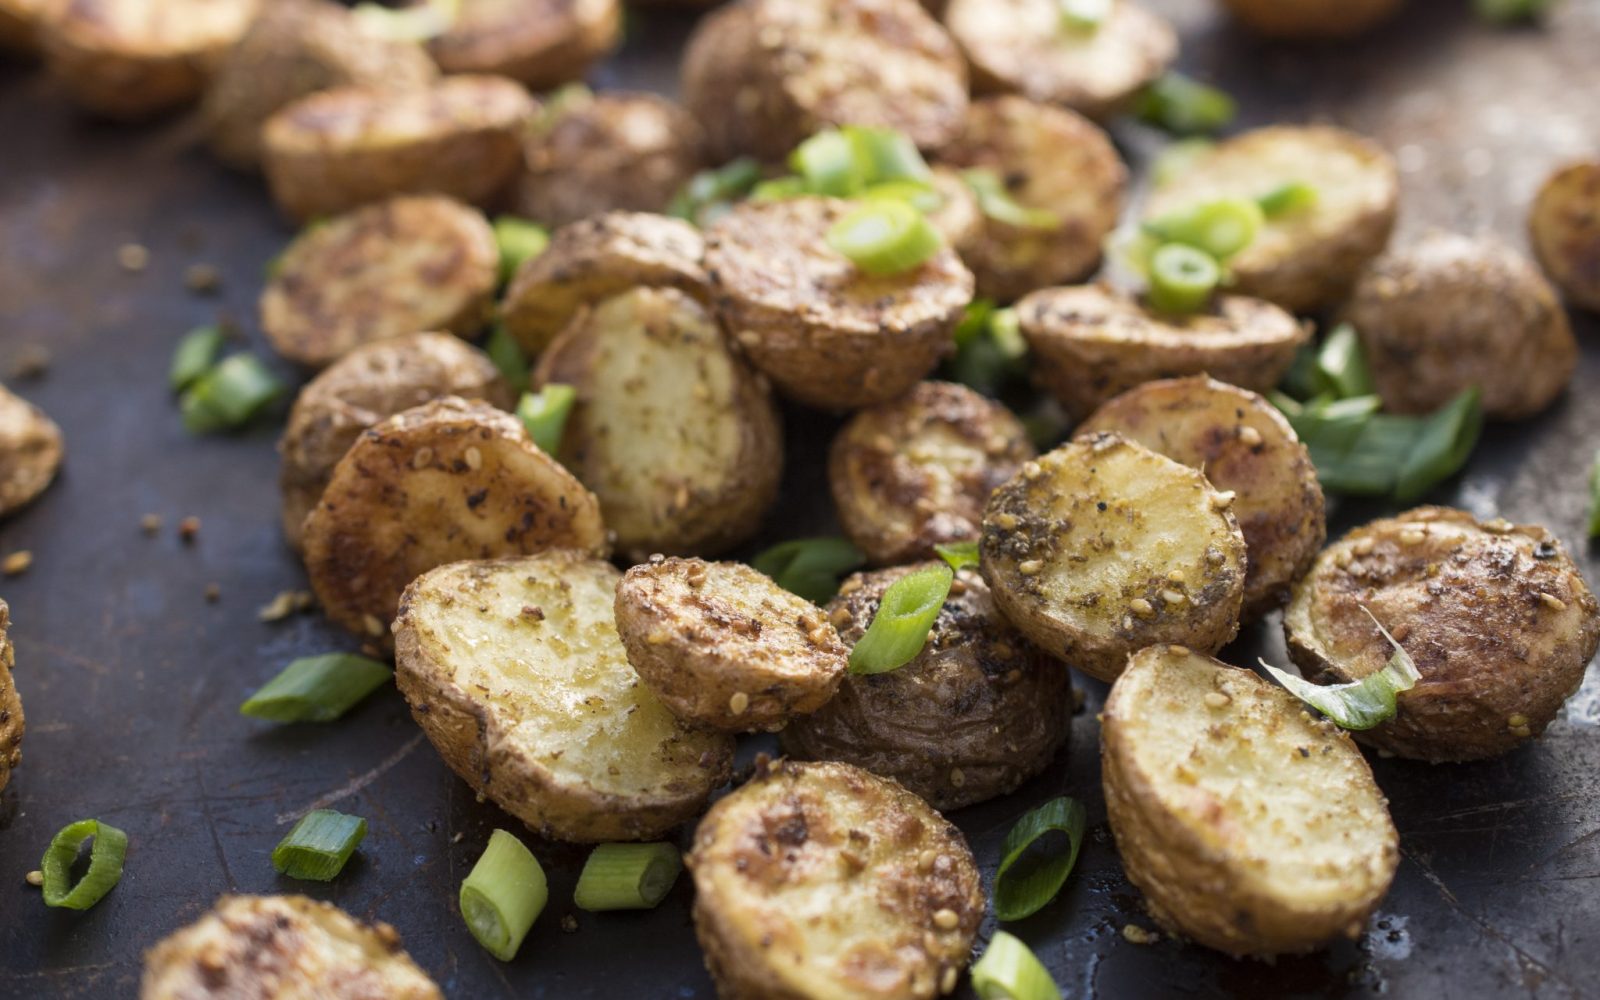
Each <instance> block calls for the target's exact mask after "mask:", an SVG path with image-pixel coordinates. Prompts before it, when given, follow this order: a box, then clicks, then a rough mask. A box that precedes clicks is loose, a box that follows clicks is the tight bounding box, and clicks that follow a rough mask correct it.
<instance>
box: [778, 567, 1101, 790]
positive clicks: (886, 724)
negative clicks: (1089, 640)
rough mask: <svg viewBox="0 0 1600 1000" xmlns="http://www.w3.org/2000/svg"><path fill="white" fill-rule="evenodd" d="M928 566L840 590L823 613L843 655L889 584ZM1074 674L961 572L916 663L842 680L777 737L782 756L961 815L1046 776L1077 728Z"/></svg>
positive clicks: (973, 575) (859, 578) (863, 577)
mask: <svg viewBox="0 0 1600 1000" xmlns="http://www.w3.org/2000/svg"><path fill="white" fill-rule="evenodd" d="M931 565H936V564H934V563H924V564H921V565H914V566H900V567H896V568H893V569H882V570H874V571H873V572H870V573H857V574H855V575H853V576H851V577H850V578H849V579H847V580H845V582H844V585H843V586H841V587H840V588H839V596H838V597H835V598H834V599H833V600H832V601H830V602H828V608H827V611H828V615H829V618H830V620H832V621H834V622H837V623H840V624H839V628H840V629H841V631H840V637H841V638H843V640H844V641H845V643H846V645H850V646H854V645H855V644H856V643H857V642H860V641H861V637H862V635H864V634H865V633H866V630H867V626H868V625H869V624H870V623H871V621H872V618H873V616H874V615H875V614H877V610H878V604H879V602H880V601H881V600H882V599H883V593H884V591H886V590H888V589H889V586H890V585H891V584H893V583H894V582H895V581H896V580H898V579H900V578H901V577H902V576H905V575H906V574H907V573H912V572H916V571H917V570H919V569H925V568H927V567H928V566H931ZM1069 676H1070V675H1069V674H1068V672H1067V668H1066V667H1065V665H1063V664H1061V663H1059V662H1057V661H1055V660H1053V659H1051V658H1050V657H1048V656H1046V655H1045V654H1044V653H1042V652H1040V651H1039V650H1038V649H1037V648H1035V647H1034V646H1033V645H1032V644H1031V643H1029V642H1028V640H1027V638H1025V637H1024V636H1023V635H1022V633H1021V632H1019V631H1017V630H1016V629H1015V628H1014V627H1012V626H1011V624H1010V623H1009V622H1007V621H1006V620H1005V618H1004V617H1002V616H1001V614H1000V612H999V610H998V609H997V608H996V607H995V605H994V599H993V597H992V596H991V595H990V593H989V585H988V584H987V583H985V582H984V581H983V577H981V576H979V575H978V573H977V572H976V571H975V570H970V569H968V570H962V571H961V572H960V573H958V574H957V576H956V579H955V581H954V583H953V584H952V585H951V588H950V596H949V597H948V598H947V599H946V600H945V603H944V607H943V608H942V609H940V611H939V617H938V618H936V619H934V623H933V628H932V629H930V630H929V633H928V644H927V645H926V646H924V647H923V649H922V652H921V653H919V654H917V657H916V659H914V660H912V661H911V662H910V663H908V664H906V665H905V666H903V667H900V668H899V669H898V670H891V671H889V672H888V673H886V674H873V675H851V676H848V677H846V678H845V680H844V683H843V684H842V685H841V686H840V688H839V692H838V694H836V695H834V696H833V699H832V700H831V701H829V702H828V703H827V704H826V705H824V706H823V707H822V708H821V709H820V710H819V711H816V712H813V713H812V714H810V715H807V716H804V717H802V718H799V719H794V720H793V721H791V722H790V723H789V725H788V726H786V727H785V728H784V730H783V733H782V736H781V739H782V741H783V750H784V752H785V753H787V754H791V755H793V756H795V757H799V758H801V759H803V760H837V761H843V762H845V763H848V764H854V765H855V766H857V767H860V768H863V769H865V770H868V771H871V772H872V773H873V774H879V775H883V776H884V777H887V778H893V779H894V780H896V781H898V782H900V784H902V785H904V786H905V787H906V788H908V789H910V790H911V791H913V792H915V793H916V794H918V795H920V796H922V797H923V798H925V799H927V800H928V802H929V804H930V805H932V806H933V807H934V808H935V809H939V810H943V811H948V810H951V809H960V808H961V807H962V806H969V805H972V804H974V803H977V802H983V801H985V800H987V799H992V798H995V797H997V796H1001V795H1006V794H1009V793H1011V792H1013V791H1015V790H1016V789H1017V788H1018V786H1020V785H1021V784H1022V783H1023V782H1024V781H1027V780H1028V779H1029V778H1031V777H1033V776H1034V775H1036V774H1039V773H1040V772H1041V771H1043V770H1044V769H1045V768H1046V767H1048V766H1049V764H1050V762H1051V761H1052V760H1053V759H1054V758H1055V755H1056V752H1057V751H1059V750H1060V749H1061V747H1062V746H1064V745H1065V744H1066V741H1067V735H1068V727H1069V726H1070V725H1071V722H1072V683H1071V680H1070V679H1069Z"/></svg>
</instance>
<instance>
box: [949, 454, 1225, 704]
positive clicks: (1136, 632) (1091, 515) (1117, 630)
mask: <svg viewBox="0 0 1600 1000" xmlns="http://www.w3.org/2000/svg"><path fill="white" fill-rule="evenodd" d="M1233 501H1234V496H1233V494H1231V493H1220V492H1218V491H1217V490H1216V488H1215V487H1213V486H1212V485H1211V484H1210V483H1209V482H1207V481H1206V478H1205V477H1204V476H1203V475H1201V474H1200V473H1199V471H1197V470H1195V469H1191V468H1189V467H1188V466H1186V465H1180V464H1179V463H1177V462H1174V461H1173V460H1171V459H1169V458H1165V457H1163V456H1161V455H1157V454H1156V453H1155V452H1152V451H1150V450H1148V449H1147V448H1145V447H1144V446H1142V445H1138V444H1134V443H1132V442H1130V441H1125V440H1123V439H1122V438H1120V437H1118V436H1116V435H1115V434H1094V435H1089V436H1085V437H1083V438H1080V439H1078V440H1076V441H1072V442H1070V443H1068V444H1064V445H1062V446H1061V447H1059V448H1057V449H1056V450H1055V451H1052V452H1050V453H1048V454H1046V455H1043V456H1041V457H1040V458H1039V460H1038V461H1037V462H1030V463H1028V464H1027V465H1024V466H1023V467H1022V471H1021V473H1019V474H1018V475H1017V476H1016V477H1015V478H1013V479H1012V480H1011V481H1010V482H1008V483H1006V484H1005V485H1004V486H1002V487H1000V488H999V489H998V490H996V491H995V494H994V496H993V498H991V499H990V501H989V506H988V509H987V510H985V511H984V516H983V540H982V542H981V543H980V546H979V554H980V557H981V560H982V562H981V566H982V570H983V577H984V579H985V580H987V581H988V583H989V586H990V587H991V588H992V589H993V591H994V598H995V603H996V604H998V605H999V607H1000V610H1001V611H1002V612H1003V613H1004V614H1005V616H1006V617H1007V618H1009V619H1010V620H1011V622H1012V623H1013V624H1015V625H1016V626H1017V627H1018V628H1020V629H1021V630H1022V631H1023V632H1024V633H1025V634H1027V636H1028V637H1029V638H1031V639H1032V640H1033V641H1034V642H1036V643H1038V644H1039V645H1040V646H1041V647H1043V648H1044V649H1045V650H1046V651H1048V652H1050V653H1053V654H1055V655H1057V656H1060V657H1061V658H1063V659H1065V660H1066V661H1067V662H1068V663H1069V664H1071V665H1072V666H1074V667H1077V668H1078V669H1080V670H1082V671H1084V672H1085V673H1088V674H1090V675H1092V676H1094V677H1098V678H1100V679H1101V680H1112V679H1113V678H1115V677H1116V676H1117V674H1119V673H1121V672H1122V668H1123V665H1124V663H1126V661H1127V658H1128V655H1129V654H1130V653H1132V652H1134V651H1135V650H1138V649H1141V648H1143V647H1145V646H1148V645H1150V644H1152V643H1157V642H1179V643H1183V644H1185V645H1188V646H1193V647H1194V648H1196V649H1200V650H1204V651H1206V652H1214V651H1216V650H1217V649H1220V648H1221V647H1222V646H1223V645H1224V644H1225V643H1227V642H1228V641H1229V640H1230V639H1232V638H1233V637H1234V635H1235V634H1236V633H1237V632H1238V630H1239V608H1240V602H1241V600H1242V598H1243V596H1244V573H1245V544H1244V536H1243V535H1241V534H1240V532H1239V524H1238V522H1237V521H1236V520H1235V519H1234V516H1233V512H1232V510H1231V509H1230V508H1231V507H1232V505H1233Z"/></svg>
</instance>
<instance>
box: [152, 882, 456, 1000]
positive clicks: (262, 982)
mask: <svg viewBox="0 0 1600 1000" xmlns="http://www.w3.org/2000/svg"><path fill="white" fill-rule="evenodd" d="M198 997H237V998H240V1000H244V998H247V997H249V998H266V997H272V998H276V1000H293V998H300V997H317V998H319V1000H370V998H373V997H384V998H386V1000H443V998H444V994H443V993H441V992H440V991H439V987H438V986H436V985H435V984H434V982H433V980H431V979H429V978H428V975H427V973H425V972H423V971H422V970H421V969H420V968H418V967H417V963H415V962H413V961H412V960H411V956H410V955H408V954H406V952H405V949H404V948H402V947H401V946H400V935H398V934H396V933H395V930H394V928H393V927H390V926H389V925H388V924H384V923H379V924H371V925H369V924H364V923H361V922H360V921H358V920H356V919H355V918H354V917H351V916H350V915H349V914H348V913H345V912H344V911H343V910H341V909H339V908H338V907H337V906H334V905H333V904H332V903H322V902H318V901H317V900H314V899H308V898H306V897H305V896H223V897H222V898H221V899H219V900H217V905H216V907H215V908H214V909H212V910H211V911H210V912H209V913H207V914H206V915H205V916H203V917H201V918H200V919H199V920H197V921H195V922H194V923H192V924H190V925H189V926H187V927H184V928H183V929H181V930H178V931H176V932H174V933H173V934H170V935H168V936H167V937H166V938H164V939H162V941H161V942H160V943H159V944H157V945H156V946H155V947H154V948H151V949H150V950H149V951H148V952H146V953H145V956H144V978H143V980H142V982H141V983H140V985H139V1000H196V998H198Z"/></svg>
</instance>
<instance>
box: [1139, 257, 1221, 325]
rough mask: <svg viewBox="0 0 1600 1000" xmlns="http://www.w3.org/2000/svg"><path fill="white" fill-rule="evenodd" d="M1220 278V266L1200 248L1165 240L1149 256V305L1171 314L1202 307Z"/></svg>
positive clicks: (1180, 313) (1183, 313) (1179, 313)
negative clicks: (1163, 243)
mask: <svg viewBox="0 0 1600 1000" xmlns="http://www.w3.org/2000/svg"><path fill="white" fill-rule="evenodd" d="M1221 281H1222V268H1220V267H1218V266H1217V262H1216V261H1215V260H1213V259H1212V258H1211V257H1210V256H1209V255H1207V254H1206V253H1205V251H1203V250H1197V249H1195V248H1194V247H1191V246H1185V245H1183V244H1182V243H1168V244H1167V245H1166V246H1163V247H1161V248H1160V249H1159V250H1157V251H1156V252H1155V253H1154V254H1151V256H1150V291H1149V295H1148V298H1149V300H1150V305H1151V306H1152V307H1154V308H1155V309H1156V310H1158V311H1160V312H1164V313H1170V314H1172V315H1179V316H1183V315H1189V314H1190V313H1196V312H1199V311H1200V310H1201V309H1204V308H1205V307H1206V305H1207V303H1209V302H1210V301H1211V296H1212V294H1213V293H1214V292H1215V291H1216V290H1217V285H1218V284H1219V283H1220V282H1221Z"/></svg>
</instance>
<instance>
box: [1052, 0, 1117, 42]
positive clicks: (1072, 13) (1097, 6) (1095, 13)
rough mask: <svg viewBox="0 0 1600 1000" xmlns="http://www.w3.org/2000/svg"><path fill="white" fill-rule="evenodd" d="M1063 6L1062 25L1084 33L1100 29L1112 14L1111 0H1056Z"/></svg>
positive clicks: (1070, 29)
mask: <svg viewBox="0 0 1600 1000" xmlns="http://www.w3.org/2000/svg"><path fill="white" fill-rule="evenodd" d="M1056 2H1057V4H1058V5H1059V6H1060V8H1061V26H1062V27H1064V28H1066V29H1067V30H1068V31H1074V32H1080V33H1084V34H1088V33H1092V32H1096V31H1099V30H1100V26H1101V25H1102V24H1105V23H1106V18H1108V17H1110V16H1111V0H1056Z"/></svg>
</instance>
